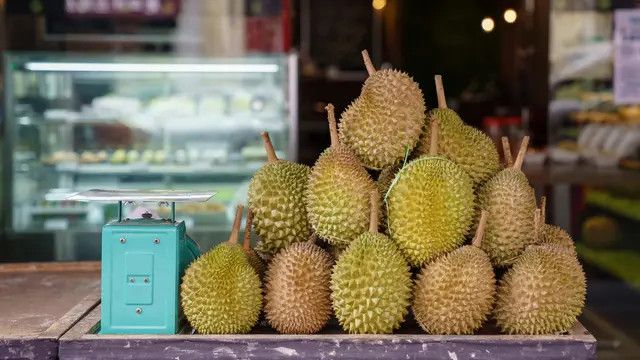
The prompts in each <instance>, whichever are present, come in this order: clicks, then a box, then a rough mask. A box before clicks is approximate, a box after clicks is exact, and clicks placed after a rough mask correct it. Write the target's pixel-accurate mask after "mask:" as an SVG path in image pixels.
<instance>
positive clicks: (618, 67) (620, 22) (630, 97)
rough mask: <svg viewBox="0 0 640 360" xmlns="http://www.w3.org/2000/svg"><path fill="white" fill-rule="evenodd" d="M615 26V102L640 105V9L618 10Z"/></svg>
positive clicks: (615, 16)
mask: <svg viewBox="0 0 640 360" xmlns="http://www.w3.org/2000/svg"><path fill="white" fill-rule="evenodd" d="M614 24H615V25H614V26H615V31H614V35H613V43H614V49H615V50H614V51H615V54H614V65H613V67H614V77H613V94H614V102H615V103H616V104H638V103H640V9H620V10H616V11H615V15H614Z"/></svg>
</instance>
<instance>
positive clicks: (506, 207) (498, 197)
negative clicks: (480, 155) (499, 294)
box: [478, 136, 537, 267]
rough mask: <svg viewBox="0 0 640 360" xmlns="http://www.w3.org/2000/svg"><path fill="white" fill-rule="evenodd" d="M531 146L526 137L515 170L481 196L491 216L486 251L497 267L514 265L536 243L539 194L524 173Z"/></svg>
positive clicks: (487, 185) (500, 175)
mask: <svg viewBox="0 0 640 360" xmlns="http://www.w3.org/2000/svg"><path fill="white" fill-rule="evenodd" d="M528 142H529V137H528V136H525V137H524V139H523V140H522V143H521V147H520V151H519V152H518V157H517V158H516V160H515V162H514V164H513V166H512V167H509V168H506V169H504V170H502V171H500V172H498V173H497V174H496V175H495V176H493V177H492V178H491V179H489V181H487V182H486V183H485V184H484V186H483V187H482V188H481V189H480V191H479V193H478V200H479V204H480V209H483V210H487V212H488V213H489V219H488V220H487V228H486V230H485V235H484V241H483V242H482V250H484V251H485V252H486V253H487V254H488V255H489V257H491V262H492V263H493V265H494V266H496V267H506V266H509V265H511V264H513V262H514V261H515V259H516V258H517V257H518V256H519V255H520V254H521V253H522V252H523V251H524V249H525V248H526V247H527V246H528V245H532V244H534V243H535V237H534V232H535V228H534V223H533V219H534V212H535V210H536V208H537V207H536V199H535V194H534V191H533V189H532V188H531V186H530V185H529V181H528V180H527V177H526V176H525V175H524V174H523V173H522V171H520V168H521V167H522V162H523V160H524V154H525V152H526V149H527V145H528Z"/></svg>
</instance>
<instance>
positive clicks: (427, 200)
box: [387, 121, 533, 266]
mask: <svg viewBox="0 0 640 360" xmlns="http://www.w3.org/2000/svg"><path fill="white" fill-rule="evenodd" d="M436 124H437V121H434V123H433V124H432V126H434V127H435V126H436ZM432 136H434V138H437V131H435V132H432ZM436 144H437V141H436V142H435V143H434V146H433V148H432V151H431V153H432V154H434V155H431V156H423V157H421V158H419V159H416V160H413V161H412V162H410V163H408V164H407V165H405V166H404V167H403V168H402V169H401V170H400V171H399V172H398V174H397V175H396V178H395V179H394V181H393V184H392V185H391V188H390V189H389V192H388V194H387V217H388V220H387V222H388V226H389V234H390V235H391V239H392V240H393V241H394V242H395V243H396V244H398V247H399V248H400V250H402V253H403V254H404V255H405V257H406V258H407V260H408V261H409V263H410V264H411V265H413V266H421V265H423V264H424V263H426V262H428V261H431V260H432V259H435V258H436V257H438V256H440V255H443V254H445V253H447V252H449V251H452V250H454V249H455V248H457V247H458V246H460V245H462V243H463V242H464V238H465V236H466V235H467V233H468V231H469V228H470V227H471V223H472V221H473V216H474V201H475V196H474V191H473V183H472V182H471V178H470V177H469V175H467V173H466V172H465V171H464V170H462V168H461V167H460V166H458V165H457V164H455V163H454V162H452V161H451V160H449V159H446V158H444V157H441V156H436V155H435V154H437V146H436ZM532 215H533V214H532Z"/></svg>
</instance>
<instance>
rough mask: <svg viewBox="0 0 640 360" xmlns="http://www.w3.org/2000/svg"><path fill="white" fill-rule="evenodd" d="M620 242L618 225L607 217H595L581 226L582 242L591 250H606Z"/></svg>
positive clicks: (588, 219)
mask: <svg viewBox="0 0 640 360" xmlns="http://www.w3.org/2000/svg"><path fill="white" fill-rule="evenodd" d="M619 240H620V225H618V222H616V221H615V220H614V219H612V218H611V217H609V216H603V215H597V216H591V217H589V218H587V219H586V220H585V221H584V223H583V224H582V241H584V243H585V244H587V246H589V247H592V248H608V247H611V246H613V245H615V244H616V243H617V242H618V241H619Z"/></svg>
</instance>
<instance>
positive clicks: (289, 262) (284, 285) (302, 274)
mask: <svg viewBox="0 0 640 360" xmlns="http://www.w3.org/2000/svg"><path fill="white" fill-rule="evenodd" d="M332 265H333V261H332V259H331V257H330V256H329V254H327V252H326V251H324V250H323V249H321V248H320V247H318V246H317V245H315V244H314V243H313V242H312V241H306V242H301V243H295V244H292V245H290V246H288V247H287V248H285V249H284V250H282V251H280V252H279V253H278V254H277V255H276V256H275V257H274V258H273V259H272V260H271V263H270V264H269V269H268V271H267V280H266V296H265V307H264V310H265V314H266V317H267V320H268V321H269V324H270V325H271V326H272V327H273V328H274V329H276V330H277V331H278V332H280V333H283V334H313V333H316V332H318V331H320V330H321V329H322V328H323V327H324V326H325V324H326V323H327V321H328V320H329V318H330V317H331V297H330V294H331V289H330V287H329V284H330V280H331V267H332Z"/></svg>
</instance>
